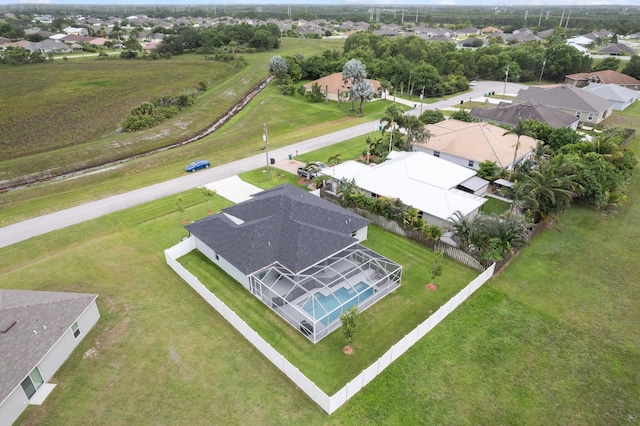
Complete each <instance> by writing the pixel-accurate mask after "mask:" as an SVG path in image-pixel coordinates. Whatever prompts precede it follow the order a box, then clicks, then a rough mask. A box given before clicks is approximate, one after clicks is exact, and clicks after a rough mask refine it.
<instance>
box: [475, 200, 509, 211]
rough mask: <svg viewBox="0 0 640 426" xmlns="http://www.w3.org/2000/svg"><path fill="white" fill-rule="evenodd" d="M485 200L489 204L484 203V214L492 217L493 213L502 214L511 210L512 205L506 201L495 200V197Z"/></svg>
mask: <svg viewBox="0 0 640 426" xmlns="http://www.w3.org/2000/svg"><path fill="white" fill-rule="evenodd" d="M485 198H486V199H487V202H486V203H484V205H483V206H482V208H481V210H482V212H483V213H484V214H486V215H490V214H493V213H495V214H502V213H504V212H506V211H508V210H509V206H510V204H509V203H507V202H506V201H502V200H498V199H497V198H493V197H485Z"/></svg>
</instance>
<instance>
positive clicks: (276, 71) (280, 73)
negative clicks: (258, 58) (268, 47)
mask: <svg viewBox="0 0 640 426" xmlns="http://www.w3.org/2000/svg"><path fill="white" fill-rule="evenodd" d="M287 70H288V68H287V61H285V60H284V58H283V57H282V56H272V57H271V58H270V59H269V72H270V73H271V74H273V75H274V76H275V77H276V78H277V79H278V81H281V80H282V77H284V76H285V75H286V74H287Z"/></svg>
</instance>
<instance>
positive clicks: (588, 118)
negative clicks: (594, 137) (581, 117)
mask: <svg viewBox="0 0 640 426" xmlns="http://www.w3.org/2000/svg"><path fill="white" fill-rule="evenodd" d="M587 120H589V121H591V120H593V113H590V114H589V116H588V117H587Z"/></svg>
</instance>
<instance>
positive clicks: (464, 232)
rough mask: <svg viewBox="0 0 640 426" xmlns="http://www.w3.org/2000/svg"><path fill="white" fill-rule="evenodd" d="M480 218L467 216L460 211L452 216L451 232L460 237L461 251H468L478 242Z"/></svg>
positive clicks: (478, 216)
mask: <svg viewBox="0 0 640 426" xmlns="http://www.w3.org/2000/svg"><path fill="white" fill-rule="evenodd" d="M480 217H481V216H480V215H476V216H471V217H470V216H465V215H464V214H462V212H460V211H456V212H455V213H454V214H453V216H451V218H450V220H451V225H450V227H451V231H452V232H453V233H454V235H455V236H456V237H458V240H459V241H460V249H461V250H467V249H468V248H469V247H470V246H471V245H474V244H475V243H476V242H477V233H478V225H479V223H480V219H479V218H480Z"/></svg>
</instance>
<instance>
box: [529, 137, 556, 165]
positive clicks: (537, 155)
mask: <svg viewBox="0 0 640 426" xmlns="http://www.w3.org/2000/svg"><path fill="white" fill-rule="evenodd" d="M552 155H553V149H551V147H550V146H549V145H547V144H545V143H544V142H543V141H537V142H536V147H535V148H534V149H533V158H534V160H536V161H540V160H546V159H547V158H549V157H551V156H552Z"/></svg>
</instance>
